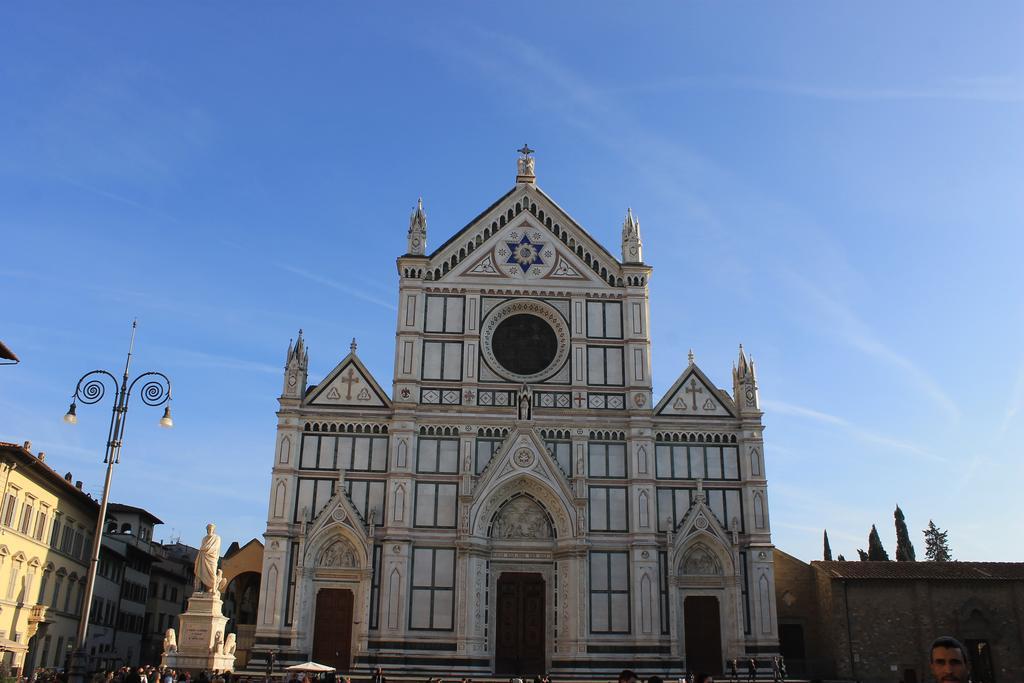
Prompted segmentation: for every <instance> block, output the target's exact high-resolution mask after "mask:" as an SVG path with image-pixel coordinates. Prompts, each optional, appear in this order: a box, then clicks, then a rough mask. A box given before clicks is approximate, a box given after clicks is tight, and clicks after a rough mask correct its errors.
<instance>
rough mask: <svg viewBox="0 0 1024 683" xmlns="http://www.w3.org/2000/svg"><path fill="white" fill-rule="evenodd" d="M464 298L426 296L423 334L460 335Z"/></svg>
mask: <svg viewBox="0 0 1024 683" xmlns="http://www.w3.org/2000/svg"><path fill="white" fill-rule="evenodd" d="M465 302H466V300H465V298H464V297H461V296H434V295H432V294H428V295H427V319H426V324H425V325H424V328H423V329H424V331H425V332H442V333H447V334H462V329H463V322H462V321H463V315H462V314H463V309H464V308H465Z"/></svg>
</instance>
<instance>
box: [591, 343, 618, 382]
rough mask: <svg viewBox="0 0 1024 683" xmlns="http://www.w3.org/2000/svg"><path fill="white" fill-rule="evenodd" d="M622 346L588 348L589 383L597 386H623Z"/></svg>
mask: <svg viewBox="0 0 1024 683" xmlns="http://www.w3.org/2000/svg"><path fill="white" fill-rule="evenodd" d="M623 374H624V366H623V364H622V347H621V346H588V347H587V382H588V383H589V384H593V385H597V386H616V387H621V386H622V385H623V383H624V382H623V379H622V378H623Z"/></svg>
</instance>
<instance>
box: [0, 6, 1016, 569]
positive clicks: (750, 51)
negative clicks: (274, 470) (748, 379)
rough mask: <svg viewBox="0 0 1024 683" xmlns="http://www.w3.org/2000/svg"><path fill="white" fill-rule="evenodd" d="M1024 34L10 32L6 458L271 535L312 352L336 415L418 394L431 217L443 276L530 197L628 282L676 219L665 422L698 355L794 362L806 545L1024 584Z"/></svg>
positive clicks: (398, 14)
mask: <svg viewBox="0 0 1024 683" xmlns="http://www.w3.org/2000/svg"><path fill="white" fill-rule="evenodd" d="M1022 34H1024V6H1022V5H1020V4H1018V3H1002V4H1001V3H986V4H985V5H984V6H983V7H981V6H978V5H965V4H962V3H959V4H958V3H900V4H899V5H898V6H893V5H892V4H891V3H855V4H854V3H845V4H843V3H772V4H770V5H769V4H750V3H744V4H726V3H644V4H643V5H642V6H629V5H625V4H623V3H599V2H586V3H584V2H572V3H560V4H555V3H531V2H523V3H504V4H501V5H498V4H495V3H475V2H473V3H470V2H467V3H455V2H449V3H359V4H355V3H353V4H342V3H327V2H310V3H301V4H299V3H252V2H218V3H208V2H202V3H199V2H181V3H172V4H166V3H165V4H154V3H148V4H141V5H140V4H138V3H127V2H124V3H99V4H95V3H94V4H90V5H88V6H86V5H81V4H72V3H68V4H63V5H62V4H53V3H29V4H7V5H5V6H4V7H3V8H2V9H0V98H2V100H3V106H2V107H0V148H2V150H3V153H2V154H0V249H2V252H3V254H4V256H5V258H4V259H3V260H2V262H0V286H2V287H3V292H4V303H5V305H4V315H3V317H2V321H3V326H2V329H0V338H2V339H3V340H4V341H6V342H7V343H8V344H9V345H10V346H11V347H12V348H13V349H14V350H15V351H16V352H17V353H18V354H19V355H20V356H21V357H22V358H23V362H22V363H21V365H19V366H15V367H4V368H0V439H3V440H9V441H18V442H20V441H23V440H26V439H29V440H32V441H33V444H34V447H35V448H36V449H42V450H45V451H47V454H48V462H49V463H50V464H51V465H53V466H54V467H55V468H56V469H58V470H59V471H61V472H64V471H66V470H72V471H73V472H74V473H75V477H76V478H81V479H83V480H84V481H85V483H86V487H87V488H88V490H90V491H92V492H94V493H96V494H97V495H98V493H99V489H100V486H101V483H102V464H101V462H100V459H101V450H102V444H103V442H104V440H105V434H106V432H105V430H106V426H107V421H108V418H109V412H108V410H109V406H108V405H104V407H103V408H98V407H94V408H82V409H81V410H80V411H79V415H80V422H79V424H78V426H77V427H74V428H71V427H67V426H65V425H63V424H62V423H61V422H60V416H61V415H62V414H63V412H64V411H65V410H66V408H67V403H68V397H69V395H70V393H71V391H72V388H73V386H74V383H75V381H76V380H77V378H78V376H79V375H80V374H82V373H83V372H85V371H86V370H89V369H92V368H94V367H107V368H110V369H114V370H116V369H118V368H119V367H120V365H121V363H122V362H123V355H124V352H125V350H126V347H127V342H128V336H129V329H130V322H131V319H132V318H133V317H135V316H137V317H138V318H139V335H138V341H137V356H136V365H135V367H136V368H137V369H138V370H147V369H157V370H163V371H165V372H167V373H168V374H169V375H171V377H172V379H173V381H174V394H175V401H174V413H175V419H176V421H177V426H176V427H175V428H174V429H173V430H170V431H165V430H160V429H158V428H157V426H156V421H157V419H158V418H159V417H160V412H159V410H156V409H152V408H145V407H144V406H142V405H141V404H135V405H133V407H132V409H131V412H130V413H129V423H128V429H127V434H126V446H125V448H124V451H123V453H122V464H121V465H120V466H119V467H118V469H117V472H116V474H115V479H114V490H113V498H114V499H115V500H118V501H121V502H125V503H130V504H134V505H140V506H143V507H146V508H147V509H149V510H151V511H153V512H154V513H155V514H156V515H157V516H159V517H160V518H162V519H163V520H164V521H165V523H166V524H165V526H164V527H163V529H162V533H158V536H161V537H163V538H170V537H171V536H172V535H178V534H180V535H181V536H182V539H183V540H184V541H186V542H191V543H193V544H195V543H197V542H198V541H199V539H200V538H201V537H202V534H203V525H204V524H205V523H206V522H207V521H215V522H217V523H218V527H219V529H220V531H221V533H222V534H223V536H224V539H225V545H226V544H227V543H228V542H230V541H232V540H239V541H241V542H243V543H244V542H245V541H247V540H248V539H249V538H252V537H258V536H259V535H260V534H261V533H262V532H263V529H264V521H265V515H266V500H267V490H268V485H269V472H270V466H271V456H272V451H273V439H274V430H275V424H276V418H275V416H274V411H275V409H276V397H277V395H278V394H279V393H280V389H281V380H282V371H281V367H282V364H283V361H284V355H285V350H286V348H287V346H288V340H289V338H290V337H293V336H295V333H296V330H297V329H298V328H300V327H302V328H304V329H305V331H306V338H307V341H308V344H309V347H310V366H311V367H310V379H311V381H317V379H319V378H320V377H322V376H323V375H324V374H325V373H326V372H328V371H329V370H330V369H331V368H332V367H333V366H334V365H335V364H336V363H337V361H338V360H340V359H341V358H342V357H343V356H344V355H345V353H347V351H348V345H349V341H350V339H351V338H352V337H357V338H358V340H359V353H360V357H361V358H362V359H363V360H364V362H365V363H366V364H367V365H368V366H369V368H370V369H371V370H372V371H373V372H374V373H375V375H376V376H377V378H378V380H380V381H381V383H382V384H383V385H384V386H386V387H390V380H391V372H392V362H393V361H392V358H393V343H394V324H395V318H396V311H395V300H396V291H397V290H396V286H397V278H396V272H395V267H394V258H395V257H396V256H397V255H398V254H400V253H401V252H403V251H404V249H405V230H406V228H407V225H408V216H409V213H410V211H411V210H412V208H413V207H414V205H415V202H416V198H417V197H418V196H422V197H423V198H424V204H425V207H426V211H427V216H428V221H429V229H430V235H429V243H430V245H432V246H437V245H439V244H441V243H442V242H443V241H444V240H445V239H447V238H448V236H450V235H451V234H452V233H453V232H454V231H456V230H457V229H459V228H460V227H462V226H463V225H464V224H465V223H466V222H467V221H468V220H469V219H471V218H472V217H473V216H475V215H476V214H477V213H478V212H479V211H480V210H482V209H483V208H485V207H487V206H488V205H489V204H490V203H491V202H492V201H493V200H494V199H496V198H497V197H498V196H500V195H501V194H503V193H504V192H505V191H506V190H508V189H509V187H510V186H511V185H512V183H513V181H514V172H515V156H516V155H515V152H514V150H515V149H516V148H518V147H519V146H521V145H522V144H523V142H528V143H529V144H530V145H531V146H532V147H534V148H535V149H537V150H538V151H537V175H538V184H539V185H540V186H541V187H542V188H543V189H544V190H545V191H546V192H548V193H549V194H550V195H552V196H553V197H554V198H555V199H556V201H558V202H559V203H560V204H561V205H562V206H563V207H565V208H566V209H567V210H568V211H569V212H570V213H571V214H572V215H573V216H574V217H575V218H576V219H577V220H578V221H579V222H580V223H581V224H582V225H584V226H586V227H587V229H588V230H590V232H591V233H592V234H593V235H594V236H595V237H597V238H598V239H600V240H602V241H603V242H604V243H605V244H606V245H607V246H608V247H609V249H610V250H611V251H613V252H615V253H617V252H618V239H619V230H620V226H621V222H622V218H623V215H624V214H625V211H626V207H627V206H630V207H632V208H633V210H634V212H635V213H636V214H637V215H638V216H639V218H640V221H641V228H642V232H643V237H644V242H645V256H646V260H647V261H648V262H649V263H650V264H652V265H653V266H654V269H655V270H654V276H653V280H652V282H651V308H652V313H651V315H652V332H653V337H654V340H653V341H654V346H653V363H654V378H655V393H656V395H659V396H660V394H661V393H662V392H664V391H665V390H666V389H667V388H668V387H669V385H670V384H671V383H672V382H673V381H674V380H675V378H676V377H677V375H678V374H679V372H681V371H682V369H683V368H684V367H685V363H686V352H687V349H689V348H691V347H692V348H693V350H694V352H695V353H696V357H697V362H698V364H699V365H700V366H701V367H702V368H703V369H704V370H705V372H707V373H708V375H709V376H710V377H711V378H712V380H714V381H716V382H717V383H718V384H719V385H720V386H724V387H728V386H729V384H730V379H729V370H730V366H731V363H732V361H733V359H734V358H735V355H736V347H737V344H738V343H740V342H743V344H744V346H745V348H747V349H748V350H749V351H750V352H751V353H753V355H754V357H755V359H756V360H757V363H758V369H759V378H760V382H761V396H762V400H763V403H764V407H765V411H766V414H765V423H766V425H767V431H766V435H765V438H766V441H767V448H766V456H767V469H768V475H769V482H770V484H769V485H770V489H769V498H770V507H771V514H772V523H773V531H774V540H775V543H776V545H777V546H778V547H780V548H782V549H783V550H786V551H788V552H790V553H792V554H795V555H797V556H798V557H801V558H803V559H805V560H809V559H816V558H818V557H820V552H821V530H822V528H825V527H827V528H828V530H829V535H830V538H831V541H832V548H833V550H834V551H835V552H836V553H844V554H845V555H846V556H847V557H848V558H850V557H855V556H856V548H858V547H861V548H866V547H867V532H868V530H869V529H870V526H871V524H872V523H875V524H878V526H879V530H880V532H881V533H882V539H883V543H884V544H885V545H886V547H887V549H888V550H889V552H890V554H893V553H894V551H895V533H894V531H893V527H892V511H893V508H894V507H895V505H896V504H897V503H898V504H900V505H901V507H902V508H903V510H904V511H905V513H906V515H907V519H908V523H909V525H910V528H911V530H912V536H913V540H914V541H915V543H916V545H917V550H918V554H919V555H923V550H924V548H923V541H922V539H921V536H920V534H919V533H918V530H920V529H923V528H924V527H925V525H926V524H927V523H928V520H929V519H934V520H935V522H936V523H937V524H938V525H939V526H941V527H944V528H948V529H949V535H950V540H951V543H952V546H953V550H954V554H955V555H956V556H957V557H958V558H960V559H972V560H1014V561H1024V550H1022V549H1021V547H1020V546H1019V544H1011V543H1008V542H1007V541H1008V539H1012V538H1021V537H1022V536H1024V522H1022V520H1024V515H1022V514H1021V513H1022V512H1024V508H1022V506H1021V503H1020V495H1019V482H1020V481H1021V476H1022V474H1024V471H1022V470H1024V467H1022V465H1021V458H1020V457H1019V455H1020V443H1021V440H1022V438H1024V351H1022V344H1021V342H1022V337H1024V311H1022V299H1021V292H1022V285H1024V282H1022V280H1024V277H1022V273H1021V271H1022V268H1021V259H1020V254H1021V253H1022V249H1024V237H1022V226H1024V193H1022V192H1021V190H1020V187H1021V186H1022V169H1024V132H1022V131H1024V128H1022V126H1021V121H1022V115H1024V50H1022V48H1021V41H1020V36H1021V35H1022Z"/></svg>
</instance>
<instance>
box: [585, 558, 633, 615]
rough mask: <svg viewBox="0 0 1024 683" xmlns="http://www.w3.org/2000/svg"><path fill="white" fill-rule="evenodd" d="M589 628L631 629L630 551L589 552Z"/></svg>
mask: <svg viewBox="0 0 1024 683" xmlns="http://www.w3.org/2000/svg"><path fill="white" fill-rule="evenodd" d="M590 631H591V633H629V553H625V552H610V553H602V552H592V553H590Z"/></svg>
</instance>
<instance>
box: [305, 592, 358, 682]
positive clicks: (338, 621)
mask: <svg viewBox="0 0 1024 683" xmlns="http://www.w3.org/2000/svg"><path fill="white" fill-rule="evenodd" d="M353 602H354V596H353V595H352V591H348V590H342V589H339V588H322V589H321V590H320V592H319V593H317V594H316V618H315V621H314V624H313V661H314V662H319V663H320V664H327V665H328V666H333V667H334V668H335V669H337V670H338V671H348V670H349V667H351V666H352V604H353Z"/></svg>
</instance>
